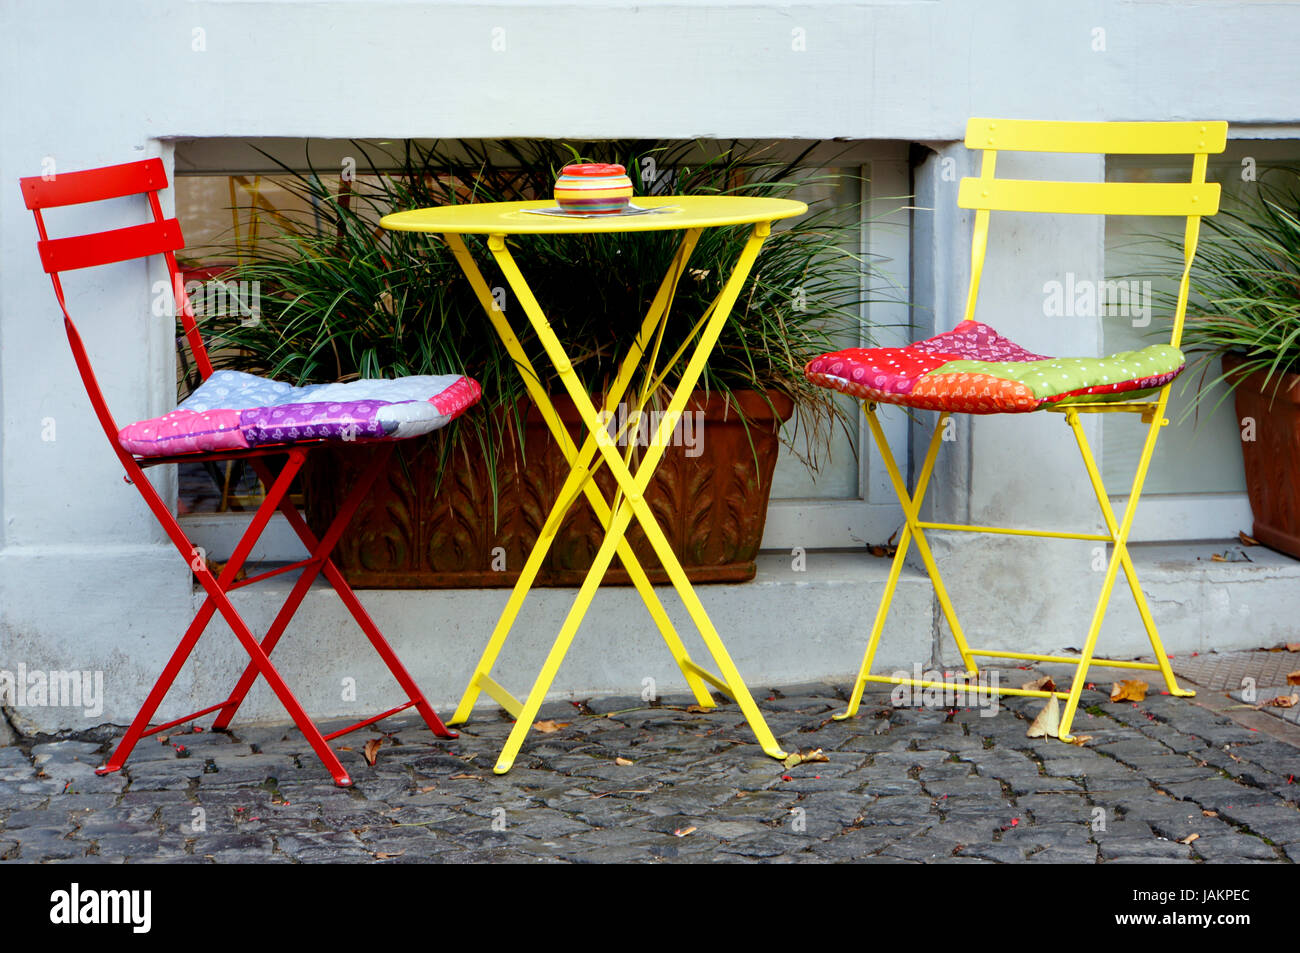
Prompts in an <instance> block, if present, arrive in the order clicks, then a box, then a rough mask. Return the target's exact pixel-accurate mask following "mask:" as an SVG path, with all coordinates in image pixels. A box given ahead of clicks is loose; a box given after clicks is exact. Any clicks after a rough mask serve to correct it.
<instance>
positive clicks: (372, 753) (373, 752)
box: [362, 738, 384, 767]
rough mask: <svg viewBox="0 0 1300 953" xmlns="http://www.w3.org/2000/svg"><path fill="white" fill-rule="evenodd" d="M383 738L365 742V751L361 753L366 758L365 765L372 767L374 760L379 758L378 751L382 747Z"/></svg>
mask: <svg viewBox="0 0 1300 953" xmlns="http://www.w3.org/2000/svg"><path fill="white" fill-rule="evenodd" d="M383 744H384V739H383V738H371V739H370V740H369V741H367V742H366V748H365V751H364V752H362V753H363V754H364V755H365V758H366V764H368V765H371V766H372V767H373V766H374V763H375V759H376V758H378V757H379V749H380V748H381V747H383Z"/></svg>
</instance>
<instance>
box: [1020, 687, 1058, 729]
mask: <svg viewBox="0 0 1300 953" xmlns="http://www.w3.org/2000/svg"><path fill="white" fill-rule="evenodd" d="M1060 734H1061V703H1060V702H1058V701H1057V700H1056V696H1055V695H1053V696H1052V697H1051V698H1049V699H1047V704H1046V705H1044V706H1043V710H1042V711H1040V712H1039V713H1038V717H1037V718H1035V719H1034V723H1033V724H1032V725H1030V726H1029V730H1028V731H1026V732H1025V737H1026V738H1058V737H1060Z"/></svg>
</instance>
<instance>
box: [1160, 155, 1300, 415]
mask: <svg viewBox="0 0 1300 953" xmlns="http://www.w3.org/2000/svg"><path fill="white" fill-rule="evenodd" d="M1202 228H1203V232H1202V236H1201V239H1200V243H1199V245H1198V248H1197V252H1196V259H1195V261H1194V262H1193V265H1192V271H1191V281H1190V290H1191V297H1190V301H1189V304H1188V312H1187V321H1186V325H1185V328H1184V332H1183V342H1184V347H1185V348H1186V349H1187V350H1188V351H1190V352H1193V353H1195V354H1196V355H1197V358H1196V361H1195V363H1194V365H1193V366H1194V367H1198V368H1200V370H1201V374H1200V375H1199V380H1200V384H1201V387H1200V389H1199V391H1198V393H1197V395H1196V398H1195V401H1194V405H1193V406H1195V405H1197V404H1199V402H1200V400H1201V399H1203V398H1204V396H1205V395H1206V394H1208V393H1210V392H1211V391H1210V388H1209V387H1208V386H1205V384H1206V378H1207V377H1208V376H1209V370H1210V367H1211V362H1212V361H1213V360H1215V359H1217V358H1220V357H1223V356H1225V355H1229V354H1231V355H1235V356H1236V357H1238V358H1240V360H1241V361H1242V363H1241V365H1240V367H1239V368H1237V369H1236V370H1234V371H1233V372H1231V373H1224V374H1220V375H1219V376H1218V377H1215V378H1214V379H1213V380H1212V381H1210V384H1218V383H1220V382H1222V383H1225V384H1227V385H1228V386H1229V387H1233V386H1236V385H1237V384H1239V383H1240V382H1241V381H1242V380H1243V379H1244V378H1245V377H1246V376H1248V375H1250V374H1253V373H1255V372H1257V371H1262V372H1263V373H1264V375H1265V386H1266V387H1268V386H1269V385H1272V386H1273V387H1274V388H1276V387H1277V386H1279V385H1280V384H1281V382H1282V378H1283V375H1285V374H1288V373H1297V372H1300V170H1297V169H1294V168H1289V167H1275V168H1272V169H1268V170H1266V171H1263V172H1261V174H1260V178H1259V181H1258V183H1257V188H1256V189H1255V190H1254V191H1253V192H1252V194H1251V197H1249V198H1247V199H1246V200H1245V201H1244V202H1242V203H1241V204H1239V205H1238V206H1237V207H1232V208H1225V209H1223V210H1221V211H1220V212H1219V214H1218V215H1216V216H1213V217H1210V218H1206V219H1203V220H1202ZM1162 244H1164V245H1165V247H1166V252H1165V253H1162V254H1161V255H1160V256H1159V257H1160V260H1161V261H1162V262H1164V263H1166V264H1167V265H1168V266H1169V267H1170V268H1173V267H1174V266H1177V270H1179V271H1181V268H1182V246H1181V241H1178V240H1175V239H1172V238H1171V239H1168V240H1166V241H1164V242H1163V243H1162ZM1162 298H1163V299H1164V301H1163V303H1165V304H1169V305H1172V303H1173V302H1174V301H1175V298H1174V295H1173V293H1172V292H1169V293H1166V294H1165V295H1163V296H1162ZM1221 399H1222V398H1221Z"/></svg>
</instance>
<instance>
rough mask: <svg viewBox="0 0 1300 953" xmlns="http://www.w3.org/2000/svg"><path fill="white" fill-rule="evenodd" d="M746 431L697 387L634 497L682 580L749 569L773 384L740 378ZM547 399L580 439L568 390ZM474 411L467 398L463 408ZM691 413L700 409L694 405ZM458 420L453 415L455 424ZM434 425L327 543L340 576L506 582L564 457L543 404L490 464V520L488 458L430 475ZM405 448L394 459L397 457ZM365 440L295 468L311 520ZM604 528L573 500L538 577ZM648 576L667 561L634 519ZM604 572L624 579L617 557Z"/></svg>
mask: <svg viewBox="0 0 1300 953" xmlns="http://www.w3.org/2000/svg"><path fill="white" fill-rule="evenodd" d="M736 398H737V399H738V401H739V403H740V407H741V409H742V410H743V411H744V414H745V416H746V417H747V419H748V420H749V428H748V432H747V430H746V427H745V425H744V424H742V423H741V422H740V420H739V417H738V415H737V413H736V409H735V407H734V406H730V407H728V406H727V404H726V403H725V401H724V400H723V398H721V397H720V396H718V395H713V396H710V397H708V398H707V399H706V398H705V397H704V395H703V394H702V393H699V394H696V395H695V396H694V397H693V399H692V401H691V403H690V404H689V405H688V408H687V409H688V413H690V414H691V415H692V416H691V428H687V427H685V426H683V428H682V431H681V434H682V439H681V440H678V441H674V444H673V445H672V446H670V447H668V449H667V450H666V451H665V453H664V459H663V461H662V462H661V463H660V465H659V468H658V470H657V471H656V472H655V477H654V479H653V480H652V481H651V484H650V487H649V490H648V491H647V494H646V497H647V500H648V501H649V503H650V506H651V508H652V509H653V511H654V512H655V515H656V516H657V517H658V519H659V522H660V525H661V526H662V527H663V528H664V532H665V534H666V535H667V537H668V540H669V542H670V543H671V544H672V547H673V550H674V552H676V553H677V556H678V558H679V559H680V560H681V562H682V565H683V567H684V568H685V569H686V572H687V575H688V576H689V577H690V579H691V581H692V582H742V581H745V580H748V579H752V578H753V577H754V573H755V564H754V558H755V556H756V555H757V554H758V548H759V544H760V543H761V541H762V538H763V524H764V522H765V520H766V518H767V500H768V494H769V493H770V491H771V487H772V470H773V468H774V467H775V465H776V457H777V450H778V432H779V430H780V426H781V423H782V422H783V421H785V420H788V419H789V417H790V415H791V413H792V412H793V405H792V403H791V402H790V401H789V399H788V398H785V397H782V396H780V395H773V396H772V403H773V405H774V406H775V408H776V410H777V412H778V413H777V416H773V414H772V410H771V409H770V408H769V407H768V405H767V403H766V402H765V400H764V398H763V397H762V396H761V395H760V394H758V393H754V392H738V393H737V394H736ZM555 405H556V409H557V411H559V413H560V416H561V418H562V419H563V420H564V421H565V424H566V426H567V427H568V429H569V433H570V435H572V436H573V437H574V439H575V441H577V442H578V443H579V444H580V443H581V440H580V438H579V431H580V430H581V425H580V423H579V420H578V415H577V412H576V411H575V409H574V407H573V405H572V403H571V402H570V401H569V400H568V399H567V398H564V399H556V400H555ZM471 413H473V411H471ZM701 414H702V417H701ZM467 425H468V424H467V423H466V422H463V421H462V422H461V423H459V424H454V425H453V426H462V427H463V426H467ZM445 439H447V435H446V434H445V433H438V434H432V435H430V436H429V437H426V438H419V439H417V440H411V441H407V442H406V443H404V444H403V445H402V447H401V449H400V450H399V453H395V454H394V455H393V463H392V464H391V465H390V467H389V471H388V473H387V475H386V476H384V477H381V478H380V479H379V481H377V483H376V485H375V489H374V490H373V491H372V492H371V496H370V499H368V500H367V501H366V502H365V503H364V504H362V507H361V509H360V510H359V511H358V513H357V516H356V518H355V519H354V520H353V521H352V525H351V527H349V529H348V531H347V533H345V535H344V536H343V539H342V540H341V541H340V543H339V546H338V548H337V549H336V550H335V562H336V563H337V564H338V565H339V568H340V569H342V571H343V573H344V575H345V576H346V577H347V579H348V581H349V583H351V584H352V585H353V586H358V587H362V588H385V589H394V588H406V589H422V588H438V589H440V588H480V587H500V586H511V585H513V584H514V582H515V580H516V579H517V578H518V575H519V572H520V570H521V569H522V568H523V564H524V560H525V558H526V557H527V555H528V553H529V552H531V550H532V548H533V545H534V543H535V542H536V540H537V536H538V533H539V531H540V529H541V526H542V523H543V521H544V520H545V518H546V514H547V512H549V510H550V508H551V505H552V503H553V502H554V500H555V497H556V494H557V493H558V491H559V489H560V487H561V485H562V484H563V481H564V478H565V476H567V474H568V464H567V463H565V461H564V457H563V455H562V454H561V453H560V451H559V448H558V446H557V445H556V444H555V442H554V441H553V440H552V439H551V436H550V434H549V433H548V432H547V430H546V425H545V423H544V422H543V421H542V418H541V415H540V414H539V413H537V411H536V410H535V409H533V408H531V407H530V409H529V413H528V416H527V423H526V427H525V452H524V454H523V455H522V457H521V456H520V455H519V453H518V452H517V448H514V447H512V448H508V449H507V450H506V452H505V453H504V454H503V459H502V460H501V461H499V462H498V465H497V479H498V482H499V485H500V499H499V510H498V513H497V518H496V520H495V521H494V520H493V507H492V492H491V488H490V484H489V482H488V471H487V467H486V465H485V464H484V462H483V461H482V460H480V459H477V458H476V459H470V460H468V461H467V460H465V459H464V457H463V456H458V457H457V458H455V459H454V460H453V462H452V464H451V465H450V470H449V472H448V473H447V474H446V475H445V476H444V478H443V482H442V485H441V486H440V487H435V481H436V479H437V473H436V466H435V465H434V462H435V461H436V460H437V459H438V456H439V451H440V450H441V447H440V443H441V441H443V440H445ZM403 461H404V462H405V465H403ZM364 462H365V454H363V453H356V452H351V453H349V452H337V453H334V452H331V451H328V450H326V451H320V452H317V453H315V454H313V455H312V460H311V462H309V467H310V469H308V470H304V474H305V479H304V489H305V492H306V496H307V501H308V503H307V517H308V522H309V523H311V525H312V527H313V529H314V530H315V531H316V532H318V533H319V532H321V531H322V530H323V528H324V527H325V526H326V525H328V523H329V520H330V517H331V516H332V514H333V513H334V512H335V511H336V509H337V506H338V503H339V501H340V500H341V499H342V495H343V493H344V492H345V491H346V488H347V487H348V486H349V485H351V482H352V478H353V477H354V476H355V474H356V473H357V472H358V471H359V469H360V467H361V466H362V465H363V464H364ZM596 483H597V485H598V486H599V487H600V490H601V493H602V495H604V497H605V498H606V499H609V498H610V497H611V494H612V491H613V487H614V481H613V479H612V478H611V477H610V475H609V473H608V471H607V470H606V468H604V467H602V468H601V469H600V470H599V471H598V473H597V475H596ZM602 538H603V531H602V530H601V528H600V524H599V523H598V522H597V520H596V518H595V515H594V514H593V513H592V511H591V508H590V507H589V506H588V505H587V503H586V502H585V501H581V502H580V503H578V504H576V505H575V506H574V507H573V508H572V509H571V510H570V511H569V514H568V516H567V517H566V519H565V521H564V523H563V524H562V526H561V528H560V533H559V535H558V536H557V538H556V540H555V542H554V543H553V544H552V546H551V550H550V552H549V553H548V556H547V561H546V563H545V565H544V567H543V569H542V571H541V573H540V575H539V577H538V583H537V584H538V585H544V586H577V585H580V584H581V582H582V579H583V577H584V576H585V574H586V570H587V569H588V568H589V567H590V565H591V560H592V558H593V557H594V556H595V554H596V551H597V549H598V548H599V546H600V543H601V540H602ZM628 539H629V540H630V541H631V542H632V545H633V548H634V549H635V551H636V553H637V556H638V558H639V560H640V561H641V564H642V565H643V566H644V567H646V570H647V574H648V575H649V576H650V579H651V581H652V582H654V583H656V584H665V583H667V582H668V578H667V574H666V573H664V572H663V570H662V569H660V568H659V564H658V561H657V559H656V558H655V557H654V554H653V552H652V550H651V548H650V546H649V544H648V543H647V542H646V540H645V537H644V535H643V534H642V532H641V529H640V527H639V526H638V525H637V524H636V522H635V521H633V523H632V526H631V528H630V529H629V531H628ZM606 581H607V582H615V583H619V584H627V582H628V579H627V574H626V572H624V571H623V569H622V567H621V566H620V564H619V562H618V559H617V557H615V560H614V562H613V564H612V566H611V568H610V571H609V573H608V574H607V575H606Z"/></svg>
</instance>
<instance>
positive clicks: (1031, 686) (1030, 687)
mask: <svg viewBox="0 0 1300 953" xmlns="http://www.w3.org/2000/svg"><path fill="white" fill-rule="evenodd" d="M1020 687H1021V688H1022V689H1024V690H1025V691H1027V692H1054V691H1056V682H1054V681H1052V676H1050V675H1044V676H1043V677H1042V678H1036V679H1034V680H1033V681H1032V682H1025V684H1023V685H1021V686H1020Z"/></svg>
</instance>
